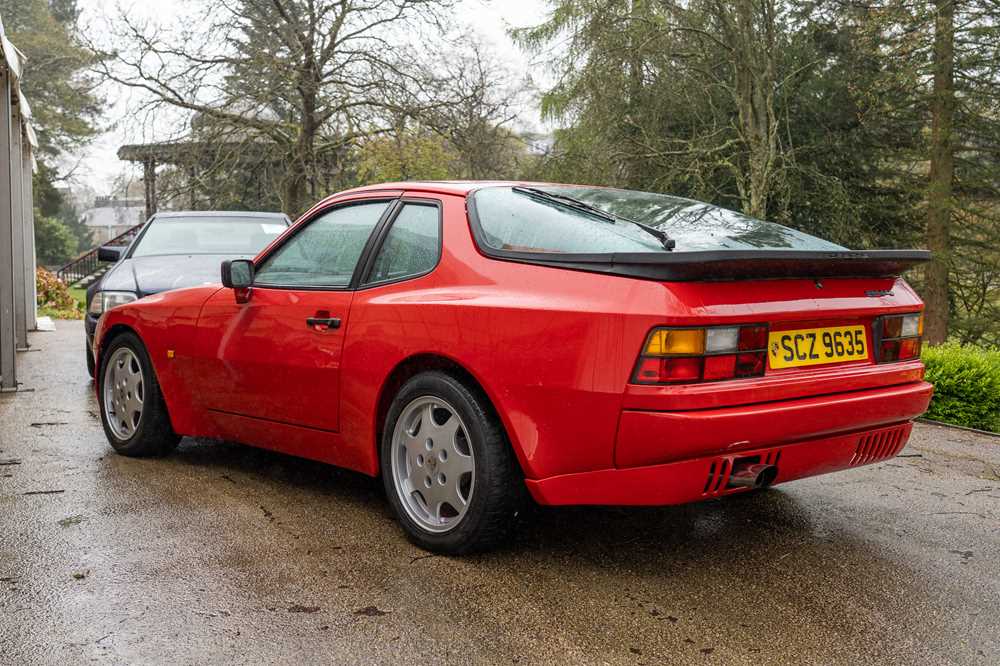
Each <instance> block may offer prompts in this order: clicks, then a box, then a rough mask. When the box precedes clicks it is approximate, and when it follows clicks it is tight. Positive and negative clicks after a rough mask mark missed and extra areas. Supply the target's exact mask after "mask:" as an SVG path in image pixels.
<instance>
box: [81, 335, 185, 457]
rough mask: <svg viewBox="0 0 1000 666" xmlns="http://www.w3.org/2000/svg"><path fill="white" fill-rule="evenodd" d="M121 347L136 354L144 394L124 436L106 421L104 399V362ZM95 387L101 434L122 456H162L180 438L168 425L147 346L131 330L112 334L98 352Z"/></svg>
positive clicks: (105, 368)
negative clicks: (133, 422)
mask: <svg viewBox="0 0 1000 666" xmlns="http://www.w3.org/2000/svg"><path fill="white" fill-rule="evenodd" d="M122 347H127V348H128V349H129V350H131V351H132V353H133V354H135V357H136V359H137V360H138V362H139V366H140V368H141V372H142V382H143V391H142V393H143V395H142V410H141V415H140V417H139V421H138V424H137V425H135V426H134V431H133V432H132V434H131V435H130V436H129V437H127V438H121V437H119V436H118V435H117V434H116V433H115V431H114V430H113V429H112V428H111V426H110V424H109V423H108V414H107V410H106V409H105V407H104V403H105V395H104V393H105V381H106V378H107V374H108V373H107V366H108V363H109V361H110V360H111V358H112V357H113V356H114V355H115V352H116V351H118V350H119V349H121V348H122ZM97 382H98V391H97V400H98V404H99V405H100V412H101V424H102V425H103V426H104V434H105V436H107V438H108V442H109V443H110V444H111V446H112V448H114V450H115V451H116V452H118V453H120V454H122V455H124V456H130V457H148V456H165V455H167V454H169V453H170V452H172V451H173V450H174V449H175V448H176V447H177V443H178V442H179V441H180V437H178V436H177V435H176V434H175V433H174V430H173V427H172V426H171V425H170V416H169V414H168V413H167V405H166V403H165V402H164V400H163V394H162V393H161V392H160V384H159V382H158V381H157V380H156V373H155V372H154V371H153V365H152V363H150V361H149V354H147V353H146V347H145V345H143V344H142V341H141V340H140V339H139V337H138V336H137V335H135V334H134V333H131V332H129V333H122V334H120V335H118V336H117V337H115V338H114V339H113V340H112V341H111V343H110V344H109V345H108V347H107V349H106V350H104V352H103V353H102V354H101V372H100V374H99V375H98V378H97Z"/></svg>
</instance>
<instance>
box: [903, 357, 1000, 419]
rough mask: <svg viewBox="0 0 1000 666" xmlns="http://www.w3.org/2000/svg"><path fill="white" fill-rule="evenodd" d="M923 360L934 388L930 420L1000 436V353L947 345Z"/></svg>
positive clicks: (928, 416) (929, 412)
mask: <svg viewBox="0 0 1000 666" xmlns="http://www.w3.org/2000/svg"><path fill="white" fill-rule="evenodd" d="M921 357H922V358H923V361H924V364H925V365H926V366H927V381H929V382H931V383H932V384H934V400H933V401H931V407H930V409H929V410H927V414H926V415H925V416H926V417H927V418H929V419H934V420H935V421H943V422H945V423H954V424H955V425H961V426H966V427H968V428H979V429H981V430H992V431H994V432H1000V351H998V350H988V349H982V348H981V347H973V346H971V345H968V346H962V345H959V344H954V343H948V344H943V345H938V346H936V347H925V348H924V352H923V354H922V355H921Z"/></svg>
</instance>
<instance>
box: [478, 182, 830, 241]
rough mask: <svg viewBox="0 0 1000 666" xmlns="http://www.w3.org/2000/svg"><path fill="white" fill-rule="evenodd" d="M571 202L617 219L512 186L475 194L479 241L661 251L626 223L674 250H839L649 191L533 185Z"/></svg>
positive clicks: (806, 236) (760, 222) (792, 232)
mask: <svg viewBox="0 0 1000 666" xmlns="http://www.w3.org/2000/svg"><path fill="white" fill-rule="evenodd" d="M537 189H540V190H544V191H546V192H550V193H552V194H558V195H562V196H567V197H572V198H573V199H576V200H577V201H581V202H583V203H586V204H588V205H590V206H593V207H595V208H599V209H600V210H602V211H606V212H608V213H611V214H612V215H614V216H616V217H618V218H619V219H617V220H614V221H610V220H605V219H602V218H600V217H598V216H595V215H593V214H590V213H587V212H586V211H584V210H574V209H573V208H572V207H571V206H568V205H564V204H562V203H559V202H557V201H545V200H543V199H541V198H538V197H530V196H525V195H523V194H519V193H518V192H517V191H515V190H514V189H512V188H511V187H506V186H505V187H487V188H483V189H481V190H478V191H476V192H475V193H474V195H473V196H474V201H475V210H476V216H477V219H478V221H479V226H480V228H481V230H482V235H483V240H484V241H485V242H486V244H487V245H489V246H490V247H492V248H494V249H496V250H505V251H510V252H559V253H573V254H603V253H618V252H664V251H666V249H665V248H664V245H663V244H662V243H661V242H659V241H658V240H657V239H656V238H655V237H653V236H651V235H649V234H648V233H647V232H645V231H644V230H643V229H642V228H641V227H639V226H637V225H635V224H634V223H633V222H630V220H631V221H635V222H640V223H642V224H645V225H647V226H650V227H652V228H654V229H657V230H659V231H662V232H665V233H666V234H667V235H668V236H669V238H671V239H673V240H675V241H676V251H679V252H690V251H698V250H753V249H790V250H843V249H845V248H843V247H841V246H839V245H836V244H834V243H830V242H828V241H825V240H822V239H820V238H816V237H815V236H810V235H809V234H804V233H802V232H801V231H796V230H794V229H790V228H788V227H783V226H781V225H780V224H774V223H772V222H764V221H763V220H758V219H755V218H752V217H748V216H746V215H743V214H742V213H737V212H734V211H731V210H726V209H725V208H719V207H718V206H713V205H711V204H706V203H701V202H699V201H692V200H691V199H682V198H680V197H672V196H669V195H666V194H653V193H651V192H634V191H631V190H619V189H613V188H602V187H572V186H563V185H559V186H539V187H538V188H537Z"/></svg>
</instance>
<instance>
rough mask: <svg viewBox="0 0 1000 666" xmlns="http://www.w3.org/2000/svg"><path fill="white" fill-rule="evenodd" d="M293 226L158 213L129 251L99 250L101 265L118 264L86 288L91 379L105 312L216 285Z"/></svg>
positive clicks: (258, 217)
mask: <svg viewBox="0 0 1000 666" xmlns="http://www.w3.org/2000/svg"><path fill="white" fill-rule="evenodd" d="M290 224H291V220H289V219H288V216H286V215H284V214H283V213H257V212H228V211H198V212H171V213H156V214H155V215H153V216H152V217H150V218H149V221H147V222H146V224H145V225H144V226H143V228H142V229H141V230H140V231H139V233H138V235H137V236H136V238H135V240H134V241H132V243H131V245H129V246H128V247H126V248H121V247H112V246H106V247H102V248H100V250H99V253H98V254H99V257H100V258H101V259H102V260H104V261H115V262H117V263H115V265H114V266H113V267H112V268H111V269H110V270H109V271H108V272H107V273H105V274H104V275H103V276H102V277H101V278H100V279H99V280H97V281H96V282H94V283H93V284H92V285H90V286H89V287H87V314H86V316H85V321H84V324H85V326H84V328H85V329H86V331H87V370H88V371H89V372H90V376H91V377H93V376H94V354H93V341H94V330H95V329H96V328H97V320H98V319H99V318H100V316H101V314H103V313H104V311H105V310H108V309H110V308H113V307H114V306H116V305H121V304H123V303H129V302H131V301H134V300H136V299H139V298H142V297H143V296H149V295H150V294H156V293H159V292H161V291H167V290H170V289H180V288H182V287H194V286H197V285H200V284H206V283H211V282H218V281H219V279H220V278H219V275H220V274H219V266H220V265H221V264H222V262H223V261H224V260H226V259H249V258H253V257H254V256H256V255H257V253H258V252H260V251H261V250H262V249H264V247H266V246H267V245H268V244H269V243H270V242H271V241H272V240H274V239H275V238H277V237H278V235H279V234H281V233H282V232H283V231H284V230H285V229H286V228H288V226H289V225H290Z"/></svg>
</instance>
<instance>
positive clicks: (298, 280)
mask: <svg viewBox="0 0 1000 666" xmlns="http://www.w3.org/2000/svg"><path fill="white" fill-rule="evenodd" d="M388 207H389V202H388V201H379V202H375V203H362V204H353V205H350V206H344V207H342V208H335V209H334V210H331V211H329V212H327V213H324V214H322V215H320V216H319V217H317V218H316V219H315V220H313V221H312V222H310V223H309V224H308V225H307V226H306V227H304V228H303V229H300V230H299V231H298V232H297V233H296V234H295V235H294V236H292V237H291V238H290V239H288V241H287V242H285V243H284V244H283V245H282V246H281V247H280V248H278V249H277V250H276V251H275V252H274V253H273V254H272V255H271V256H269V257H268V258H267V259H266V260H265V261H264V263H263V264H261V266H260V267H258V269H257V272H256V277H255V278H254V284H255V285H261V286H280V287H298V286H301V287H346V286H348V285H349V284H350V283H351V277H352V276H353V275H354V268H355V267H356V266H357V264H358V259H359V258H360V257H361V252H362V251H363V250H364V248H365V244H366V243H367V242H368V238H369V236H371V233H372V230H373V229H374V228H375V225H376V224H378V221H379V220H380V219H381V217H382V215H383V214H384V213H385V211H386V209H387V208H388Z"/></svg>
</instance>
